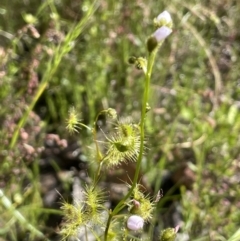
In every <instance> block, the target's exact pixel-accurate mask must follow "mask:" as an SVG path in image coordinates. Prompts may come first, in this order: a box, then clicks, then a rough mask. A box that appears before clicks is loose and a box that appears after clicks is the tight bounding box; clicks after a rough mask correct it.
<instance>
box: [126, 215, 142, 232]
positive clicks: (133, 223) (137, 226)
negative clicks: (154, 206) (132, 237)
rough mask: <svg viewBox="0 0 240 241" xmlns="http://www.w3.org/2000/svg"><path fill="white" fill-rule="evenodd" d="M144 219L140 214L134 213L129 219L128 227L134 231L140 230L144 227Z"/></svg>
mask: <svg viewBox="0 0 240 241" xmlns="http://www.w3.org/2000/svg"><path fill="white" fill-rule="evenodd" d="M143 225H144V220H143V218H141V217H140V216H138V215H132V216H130V217H129V218H128V220H127V228H128V229H129V230H132V231H139V230H141V229H142V228H143Z"/></svg>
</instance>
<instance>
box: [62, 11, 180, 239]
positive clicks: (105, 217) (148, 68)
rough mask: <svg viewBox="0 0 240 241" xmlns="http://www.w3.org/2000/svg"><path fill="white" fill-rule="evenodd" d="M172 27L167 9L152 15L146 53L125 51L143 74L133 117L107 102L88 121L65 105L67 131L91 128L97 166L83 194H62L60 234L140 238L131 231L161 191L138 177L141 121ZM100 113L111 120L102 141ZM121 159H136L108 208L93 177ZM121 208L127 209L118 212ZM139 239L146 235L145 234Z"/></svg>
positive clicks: (172, 232) (147, 219) (168, 232)
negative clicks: (145, 186)
mask: <svg viewBox="0 0 240 241" xmlns="http://www.w3.org/2000/svg"><path fill="white" fill-rule="evenodd" d="M171 32H172V19H171V16H170V14H169V13H168V12H167V11H164V12H162V13H161V14H159V15H158V16H157V17H156V18H155V19H154V21H153V34H152V35H151V36H149V37H148V38H147V41H146V50H147V57H141V56H132V57H129V64H132V65H135V67H136V68H137V69H139V70H141V71H142V72H143V74H144V76H145V79H144V93H143V95H142V106H141V116H140V120H139V121H138V122H136V123H135V122H133V121H131V120H129V119H121V118H119V117H118V114H117V112H116V110H115V109H114V108H108V109H104V110H101V111H100V112H99V113H98V114H97V116H96V118H95V121H94V123H93V126H92V127H90V126H86V125H85V124H83V123H82V122H81V119H80V118H79V116H80V113H77V111H76V109H75V108H74V107H72V108H71V109H70V110H69V118H68V120H67V129H68V130H69V132H70V133H72V134H73V133H74V132H75V133H78V132H79V131H80V128H81V127H85V128H87V129H88V130H90V131H91V133H92V139H93V142H94V145H95V155H94V160H91V163H92V164H93V165H94V167H96V171H95V172H94V176H92V177H91V179H92V183H91V184H86V186H85V187H84V191H83V194H84V195H83V196H84V198H83V200H77V199H76V198H75V199H74V202H73V204H69V203H67V202H66V201H64V200H63V202H62V210H63V215H64V217H63V222H62V224H61V229H60V234H61V235H62V238H63V240H68V239H71V240H72V238H73V239H74V238H76V240H78V238H79V237H80V235H81V234H82V233H84V235H85V237H86V240H87V239H88V238H87V237H88V235H89V233H90V232H91V233H92V235H93V236H94V237H95V239H96V240H104V241H109V240H139V238H137V237H135V234H138V236H139V235H140V236H141V233H143V228H144V225H145V224H146V223H151V219H152V217H153V212H154V209H155V208H156V204H157V202H158V201H159V199H160V198H161V195H160V192H159V194H158V195H157V197H155V198H153V197H150V196H149V195H147V194H145V193H144V192H143V191H142V188H141V185H140V184H139V183H138V180H139V173H140V168H141V163H142V159H143V155H144V149H145V148H146V143H145V129H144V124H145V119H146V118H147V113H148V112H149V111H151V107H150V106H149V104H148V100H149V89H150V82H151V75H152V70H153V65H154V62H155V58H156V55H157V53H158V51H159V49H160V47H161V46H162V44H163V43H164V40H165V39H166V38H167V37H168V36H169V35H170V34H171ZM103 115H104V116H105V117H106V118H107V119H110V120H111V122H112V123H113V126H112V128H111V130H110V131H109V133H108V134H104V137H105V141H104V142H102V141H99V140H97V130H98V125H97V123H98V120H99V117H100V116H103ZM123 162H133V163H135V165H136V166H135V173H134V177H133V180H131V184H128V185H127V187H128V188H129V189H128V192H127V194H126V195H125V196H124V197H123V198H122V199H121V200H120V202H119V203H118V204H117V205H116V206H115V208H114V209H113V210H108V209H106V207H105V206H104V201H105V200H106V198H107V196H106V192H105V190H101V188H100V187H99V185H98V183H99V180H100V178H101V175H102V173H103V171H104V170H106V169H109V168H113V167H117V166H118V165H120V164H121V163H123ZM73 198H74V197H73ZM123 209H125V210H127V211H124V212H121V211H123ZM120 212H121V214H120ZM97 228H100V230H101V231H99V230H98V229H97ZM177 231H178V227H176V228H172V227H170V228H167V229H165V230H163V231H162V232H161V234H160V236H159V240H160V241H163V240H165V241H173V240H175V238H176V233H177ZM141 240H149V237H147V238H145V239H141Z"/></svg>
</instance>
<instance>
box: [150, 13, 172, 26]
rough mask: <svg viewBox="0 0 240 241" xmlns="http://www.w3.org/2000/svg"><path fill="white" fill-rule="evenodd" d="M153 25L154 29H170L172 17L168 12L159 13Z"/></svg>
mask: <svg viewBox="0 0 240 241" xmlns="http://www.w3.org/2000/svg"><path fill="white" fill-rule="evenodd" d="M153 23H154V25H155V27H157V28H161V27H163V26H166V27H169V28H172V25H173V22H172V17H171V15H170V13H169V12H168V11H164V12H162V13H160V14H159V15H158V16H157V17H156V18H155V19H154V20H153Z"/></svg>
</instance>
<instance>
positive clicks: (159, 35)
mask: <svg viewBox="0 0 240 241" xmlns="http://www.w3.org/2000/svg"><path fill="white" fill-rule="evenodd" d="M171 33H172V29H170V28H168V27H166V26H162V27H161V28H159V29H157V30H156V31H155V32H154V34H153V36H154V37H155V38H156V40H157V42H160V41H162V40H164V39H165V38H166V37H167V36H168V35H170V34H171Z"/></svg>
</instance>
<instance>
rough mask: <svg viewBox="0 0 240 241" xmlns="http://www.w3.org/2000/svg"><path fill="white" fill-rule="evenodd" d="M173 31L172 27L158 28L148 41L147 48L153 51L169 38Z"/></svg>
mask: <svg viewBox="0 0 240 241" xmlns="http://www.w3.org/2000/svg"><path fill="white" fill-rule="evenodd" d="M171 33H172V29H170V28H168V27H165V26H162V27H161V28H159V29H157V30H156V31H155V32H154V33H153V35H152V36H151V37H150V38H149V39H148V41H147V49H148V51H149V52H150V53H151V52H152V51H153V50H154V49H155V48H157V47H158V46H159V43H160V42H161V41H163V40H164V39H165V38H167V37H168V36H169V35H170V34H171Z"/></svg>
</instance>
